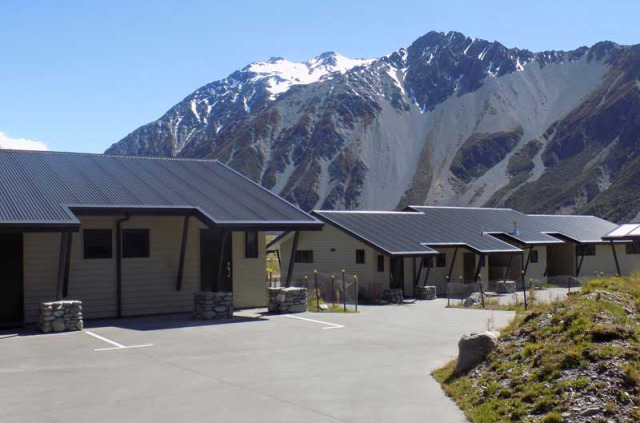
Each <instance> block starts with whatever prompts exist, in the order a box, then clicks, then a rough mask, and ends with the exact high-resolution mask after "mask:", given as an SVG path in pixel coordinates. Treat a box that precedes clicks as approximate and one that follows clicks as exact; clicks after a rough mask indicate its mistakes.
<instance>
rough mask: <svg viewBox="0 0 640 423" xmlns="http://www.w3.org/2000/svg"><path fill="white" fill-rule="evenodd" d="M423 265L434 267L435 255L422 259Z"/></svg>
mask: <svg viewBox="0 0 640 423" xmlns="http://www.w3.org/2000/svg"><path fill="white" fill-rule="evenodd" d="M422 267H433V257H425V258H423V259H422Z"/></svg>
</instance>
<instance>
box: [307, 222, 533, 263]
mask: <svg viewBox="0 0 640 423" xmlns="http://www.w3.org/2000/svg"><path fill="white" fill-rule="evenodd" d="M313 214H314V215H316V216H318V217H320V218H321V220H324V221H325V222H327V223H332V224H334V225H337V226H339V227H341V228H342V229H344V230H346V231H347V232H349V233H351V234H353V235H355V236H356V237H358V238H360V239H361V240H366V241H369V243H370V244H373V246H377V247H378V249H380V250H381V251H384V252H386V253H387V254H392V255H424V254H430V253H431V254H435V253H437V251H436V250H437V249H438V246H445V245H446V246H467V247H469V248H470V249H472V250H475V251H477V252H479V253H491V252H513V253H517V252H520V251H522V250H521V249H519V248H517V247H514V246H513V245H510V244H508V243H506V242H504V241H501V240H499V239H497V238H495V237H493V236H491V235H489V234H483V233H482V231H481V230H480V229H479V228H476V227H473V226H469V225H467V224H466V223H465V224H464V226H462V225H456V224H455V222H454V221H452V220H447V221H446V222H444V221H443V222H435V221H434V220H433V219H432V218H430V217H429V216H428V215H427V214H425V213H423V212H422V211H405V212H357V211H355V212H336V211H314V212H313ZM444 215H445V214H442V215H441V216H442V217H444ZM459 223H463V222H459ZM447 225H450V226H447Z"/></svg>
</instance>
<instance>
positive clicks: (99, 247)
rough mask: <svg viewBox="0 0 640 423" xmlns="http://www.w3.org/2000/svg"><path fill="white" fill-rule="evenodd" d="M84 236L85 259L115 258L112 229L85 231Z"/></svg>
mask: <svg viewBox="0 0 640 423" xmlns="http://www.w3.org/2000/svg"><path fill="white" fill-rule="evenodd" d="M83 234H84V258H85V259H107V258H111V257H113V245H112V238H111V230H110V229H85V230H84V232H83Z"/></svg>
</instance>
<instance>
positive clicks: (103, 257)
mask: <svg viewBox="0 0 640 423" xmlns="http://www.w3.org/2000/svg"><path fill="white" fill-rule="evenodd" d="M97 233H102V234H104V233H108V234H109V253H108V254H107V253H105V254H98V255H93V254H87V247H88V245H87V234H97ZM82 249H83V257H84V259H85V260H107V259H112V258H113V231H112V230H111V229H83V231H82Z"/></svg>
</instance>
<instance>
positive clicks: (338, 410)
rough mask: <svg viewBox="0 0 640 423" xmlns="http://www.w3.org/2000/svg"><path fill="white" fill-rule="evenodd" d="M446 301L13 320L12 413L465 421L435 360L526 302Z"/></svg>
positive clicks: (3, 373)
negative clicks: (224, 316)
mask: <svg viewBox="0 0 640 423" xmlns="http://www.w3.org/2000/svg"><path fill="white" fill-rule="evenodd" d="M445 305H446V300H436V301H423V302H417V303H415V304H410V305H402V306H378V307H374V306H370V307H361V308H360V311H361V312H360V313H359V314H357V315H356V314H316V313H303V314H297V315H293V316H285V315H282V316H273V315H267V314H263V313H262V310H245V311H241V312H237V313H236V317H234V318H233V319H230V320H228V321H224V322H220V323H207V324H202V323H201V322H195V321H193V320H190V319H189V317H188V316H185V315H173V316H154V317H141V318H128V319H122V320H104V321H94V322H89V324H87V328H86V329H85V331H84V332H75V333H66V334H57V335H37V334H35V333H32V332H22V333H18V334H14V333H12V332H7V331H4V332H0V351H1V354H2V360H1V361H0V380H2V383H1V384H0V421H2V422H4V423H9V422H21V423H24V422H42V421H47V422H52V423H54V422H69V421H79V422H89V421H90V422H114V421H122V422H175V421H182V422H189V423H192V422H193V423H196V422H212V421H216V422H221V421H229V422H254V421H255V422H258V421H260V422H294V421H295V422H299V421H304V422H306V423H313V422H334V421H342V422H373V421H375V422H398V421H402V422H464V421H466V420H465V418H464V415H463V413H462V412H461V411H460V410H459V409H458V408H457V407H456V406H455V404H454V403H453V402H451V401H450V400H449V399H448V398H447V397H446V396H445V395H444V393H443V392H442V390H441V389H440V387H439V385H438V384H437V383H436V382H435V381H434V380H433V378H432V377H431V376H430V374H429V373H430V371H431V370H432V369H434V368H436V367H439V366H441V365H443V364H444V363H446V362H447V361H449V360H451V359H453V358H455V356H456V354H457V342H458V339H459V338H460V336H461V335H462V334H464V333H468V332H473V331H479V330H486V329H487V324H488V322H490V321H492V320H493V322H495V325H496V327H497V328H499V327H501V326H504V325H506V324H507V323H508V321H509V320H510V319H511V318H512V316H513V313H511V312H498V311H484V310H462V309H446V308H445Z"/></svg>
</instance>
